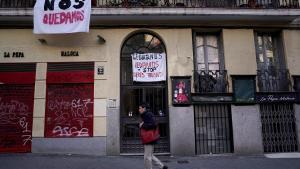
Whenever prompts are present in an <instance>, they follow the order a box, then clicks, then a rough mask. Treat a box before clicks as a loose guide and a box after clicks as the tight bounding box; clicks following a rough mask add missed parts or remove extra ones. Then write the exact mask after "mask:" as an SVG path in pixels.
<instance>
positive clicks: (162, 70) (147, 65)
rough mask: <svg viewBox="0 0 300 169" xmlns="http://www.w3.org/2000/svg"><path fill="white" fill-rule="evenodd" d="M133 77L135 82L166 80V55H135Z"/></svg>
mask: <svg viewBox="0 0 300 169" xmlns="http://www.w3.org/2000/svg"><path fill="white" fill-rule="evenodd" d="M131 57H132V77H133V81H135V82H159V81H165V80H166V54H165V53H143V54H139V53H134V54H132V55H131Z"/></svg>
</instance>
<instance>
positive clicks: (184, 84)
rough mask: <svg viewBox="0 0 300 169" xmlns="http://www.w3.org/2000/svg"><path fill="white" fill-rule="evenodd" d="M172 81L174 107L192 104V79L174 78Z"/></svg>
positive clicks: (188, 77)
mask: <svg viewBox="0 0 300 169" xmlns="http://www.w3.org/2000/svg"><path fill="white" fill-rule="evenodd" d="M171 81H172V103H173V105H189V104H191V77H190V76H173V77H171Z"/></svg>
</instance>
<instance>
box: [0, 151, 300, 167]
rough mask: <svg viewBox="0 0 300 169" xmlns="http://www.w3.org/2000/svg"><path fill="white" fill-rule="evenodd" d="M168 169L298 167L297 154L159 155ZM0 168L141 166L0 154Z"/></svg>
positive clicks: (136, 159) (133, 161) (127, 161)
mask: <svg viewBox="0 0 300 169" xmlns="http://www.w3.org/2000/svg"><path fill="white" fill-rule="evenodd" d="M159 158H160V159H161V160H162V161H163V162H164V163H165V164H166V165H168V166H169V168H170V169H300V159H299V158H266V157H265V156H235V155H222V156H195V157H170V156H159ZM0 169H143V157H142V156H86V155H53V154H0Z"/></svg>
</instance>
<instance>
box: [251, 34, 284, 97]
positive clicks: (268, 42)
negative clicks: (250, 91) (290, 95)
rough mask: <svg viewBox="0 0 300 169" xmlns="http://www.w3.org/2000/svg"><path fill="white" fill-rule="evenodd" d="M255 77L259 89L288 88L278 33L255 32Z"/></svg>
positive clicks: (281, 89)
mask: <svg viewBox="0 0 300 169" xmlns="http://www.w3.org/2000/svg"><path fill="white" fill-rule="evenodd" d="M255 44H256V61H257V69H258V71H257V77H258V86H259V90H260V91H264V92H267V91H268V92H270V91H286V90H289V89H288V88H289V78H288V70H287V69H286V66H285V60H284V54H283V47H282V40H281V36H280V34H279V33H256V36H255Z"/></svg>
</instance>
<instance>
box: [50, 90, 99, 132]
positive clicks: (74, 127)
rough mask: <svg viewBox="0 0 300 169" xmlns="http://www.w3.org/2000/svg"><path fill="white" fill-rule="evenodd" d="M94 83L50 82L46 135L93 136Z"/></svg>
mask: <svg viewBox="0 0 300 169" xmlns="http://www.w3.org/2000/svg"><path fill="white" fill-rule="evenodd" d="M93 88H94V86H93V84H49V85H48V87H47V100H46V103H47V106H46V124H45V126H46V137H87V136H93V95H94V90H93Z"/></svg>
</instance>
